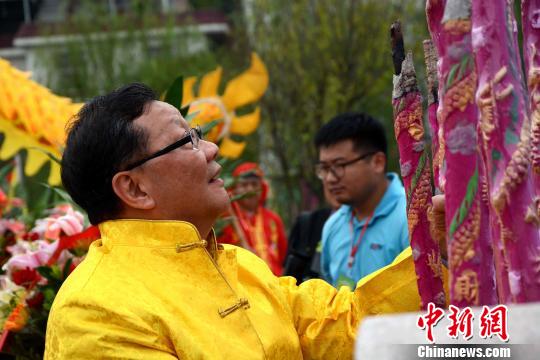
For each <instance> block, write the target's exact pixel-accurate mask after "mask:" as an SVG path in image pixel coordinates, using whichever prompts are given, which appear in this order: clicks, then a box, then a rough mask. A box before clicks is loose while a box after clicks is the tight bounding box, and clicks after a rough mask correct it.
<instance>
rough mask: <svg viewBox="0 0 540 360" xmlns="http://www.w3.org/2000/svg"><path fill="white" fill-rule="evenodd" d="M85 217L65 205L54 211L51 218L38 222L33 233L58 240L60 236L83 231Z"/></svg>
mask: <svg viewBox="0 0 540 360" xmlns="http://www.w3.org/2000/svg"><path fill="white" fill-rule="evenodd" d="M83 225H84V216H83V215H82V214H81V213H80V212H78V211H75V210H73V208H71V206H69V205H64V206H60V207H56V208H54V209H53V210H52V214H51V216H49V217H48V218H45V219H40V220H38V221H36V226H35V227H34V229H32V231H33V232H36V233H38V234H41V235H42V236H43V237H44V238H45V239H49V240H58V239H59V238H60V235H62V234H64V235H74V234H78V233H80V232H81V231H82V230H83Z"/></svg>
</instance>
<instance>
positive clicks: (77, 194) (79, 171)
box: [62, 83, 157, 224]
mask: <svg viewBox="0 0 540 360" xmlns="http://www.w3.org/2000/svg"><path fill="white" fill-rule="evenodd" d="M156 99H157V97H156V94H155V93H154V91H153V90H152V89H150V88H149V87H148V86H146V85H144V84H139V83H134V84H129V85H126V86H123V87H121V88H119V89H117V90H114V91H113V92H111V93H109V94H107V95H104V96H98V97H95V98H93V99H92V100H90V101H89V102H87V103H86V104H85V105H84V106H83V107H82V109H81V110H80V111H79V113H78V114H77V115H76V116H75V118H74V120H73V122H72V123H71V124H70V126H69V128H68V129H67V131H68V135H67V140H66V148H65V150H64V154H63V156H62V182H63V184H64V187H65V188H66V190H67V192H68V193H69V194H70V195H71V197H72V198H73V200H74V201H75V202H76V203H77V204H79V206H81V207H82V208H83V209H84V210H85V211H86V212H87V213H88V217H89V219H90V222H91V223H92V224H98V223H100V222H103V221H105V220H111V219H114V218H115V215H117V213H118V212H119V210H120V199H119V198H118V197H117V196H116V194H115V193H114V191H113V188H112V183H111V181H112V178H113V176H114V174H116V173H117V172H118V171H121V170H122V166H125V164H126V163H127V162H129V161H131V160H132V159H133V158H134V157H136V156H137V155H139V154H142V153H143V152H144V150H145V148H146V143H147V141H148V135H147V134H146V133H145V132H144V131H143V129H142V128H139V127H137V126H135V125H134V124H133V121H134V120H135V119H137V118H138V117H139V116H141V115H142V114H143V113H144V112H145V110H146V108H147V105H148V104H149V103H150V102H152V101H153V100H156Z"/></svg>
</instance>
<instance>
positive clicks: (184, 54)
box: [37, 0, 216, 101]
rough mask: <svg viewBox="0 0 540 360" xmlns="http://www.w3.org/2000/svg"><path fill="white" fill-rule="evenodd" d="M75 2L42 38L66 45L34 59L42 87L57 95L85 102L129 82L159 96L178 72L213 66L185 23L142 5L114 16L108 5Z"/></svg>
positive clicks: (203, 41)
mask: <svg viewBox="0 0 540 360" xmlns="http://www.w3.org/2000/svg"><path fill="white" fill-rule="evenodd" d="M79 3H80V8H79V11H78V12H76V13H75V14H73V15H72V16H71V17H69V18H68V21H67V22H66V23H65V24H63V25H62V26H61V27H60V29H55V30H54V31H49V32H48V33H47V34H44V35H48V34H50V35H57V33H58V32H59V31H60V32H61V33H63V34H67V35H68V41H66V42H65V43H64V44H62V45H58V46H55V47H50V46H49V47H45V48H43V50H42V53H40V54H39V56H37V60H38V61H39V63H38V64H37V66H38V67H41V68H42V70H43V71H41V73H43V74H45V76H46V78H45V79H44V81H45V83H46V85H47V86H48V87H50V88H51V89H52V90H53V91H54V92H56V93H58V94H61V95H65V96H69V97H71V98H74V99H75V100H79V101H84V100H86V99H88V98H90V97H94V96H96V95H97V94H102V93H105V92H108V91H111V90H113V89H115V88H117V87H119V86H121V85H124V84H127V83H130V82H143V83H145V84H147V85H149V86H150V87H152V88H153V89H155V90H157V91H162V90H164V89H166V88H167V87H168V86H169V85H170V83H171V79H174V78H176V77H177V76H178V74H179V73H181V74H187V75H200V74H202V73H204V72H207V71H208V70H211V69H213V68H214V67H215V66H216V57H215V55H214V54H213V53H212V52H211V51H209V50H208V47H209V45H211V44H209V40H208V39H207V38H206V37H205V36H204V35H203V34H201V33H200V32H198V31H197V30H196V29H195V28H194V27H192V26H191V27H190V26H188V25H192V24H193V23H192V22H190V21H189V20H186V21H185V22H184V23H182V24H181V25H178V24H177V23H176V20H175V18H174V17H173V15H172V14H171V15H170V16H165V15H163V14H160V13H158V10H159V9H154V8H153V7H152V6H148V5H147V4H146V3H145V2H143V1H131V9H132V10H133V11H130V12H128V13H125V14H119V15H113V14H111V13H110V12H109V11H108V3H107V2H103V1H91V0H83V1H81V2H79ZM145 4H146V5H145ZM74 34H76V36H75V37H73V36H72V35H74ZM70 36H71V37H70Z"/></svg>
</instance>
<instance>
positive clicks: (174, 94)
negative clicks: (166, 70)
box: [163, 76, 189, 115]
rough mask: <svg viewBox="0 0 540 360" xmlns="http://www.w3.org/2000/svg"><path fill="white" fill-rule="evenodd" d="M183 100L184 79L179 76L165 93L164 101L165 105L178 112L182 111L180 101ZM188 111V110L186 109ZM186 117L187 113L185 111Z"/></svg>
mask: <svg viewBox="0 0 540 360" xmlns="http://www.w3.org/2000/svg"><path fill="white" fill-rule="evenodd" d="M183 98H184V77H183V76H179V77H177V78H176V79H174V81H173V83H172V84H171V86H169V88H168V89H167V91H166V92H165V99H163V101H165V102H166V103H169V104H171V105H172V106H174V107H175V108H177V109H178V111H182V99H183ZM188 111H189V108H188ZM186 115H187V111H186Z"/></svg>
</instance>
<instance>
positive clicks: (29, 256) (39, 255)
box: [2, 240, 65, 274]
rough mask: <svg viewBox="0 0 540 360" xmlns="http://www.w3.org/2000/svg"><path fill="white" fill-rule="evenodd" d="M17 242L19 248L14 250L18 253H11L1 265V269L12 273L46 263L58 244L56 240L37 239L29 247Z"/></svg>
mask: <svg viewBox="0 0 540 360" xmlns="http://www.w3.org/2000/svg"><path fill="white" fill-rule="evenodd" d="M19 243H22V244H20V245H19V244H18V245H19V248H17V250H16V251H17V252H18V253H17V254H16V255H13V256H12V257H11V258H10V259H9V260H8V261H7V262H6V263H5V264H4V266H2V269H4V270H6V271H7V272H8V274H12V273H13V272H14V271H16V270H22V269H27V268H28V269H35V268H36V267H38V266H42V265H45V264H47V261H49V259H50V258H51V256H52V254H53V253H54V251H55V250H56V248H57V246H58V241H56V242H53V243H48V242H47V241H44V240H37V241H35V242H33V243H32V246H31V247H29V246H25V244H24V242H19ZM12 248H13V247H12ZM63 260H64V259H63ZM59 262H60V261H59ZM64 262H65V260H64Z"/></svg>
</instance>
